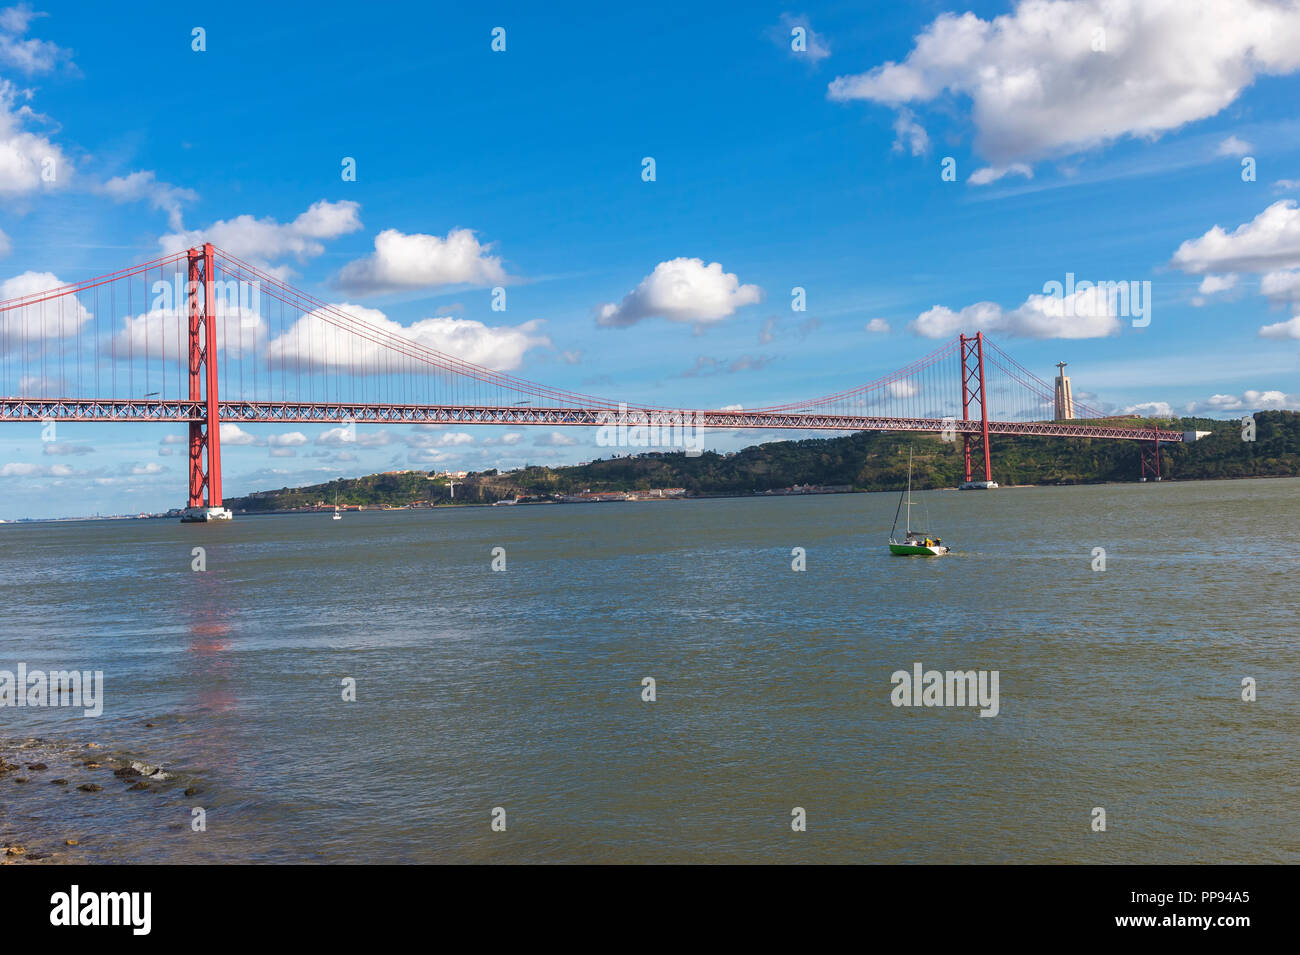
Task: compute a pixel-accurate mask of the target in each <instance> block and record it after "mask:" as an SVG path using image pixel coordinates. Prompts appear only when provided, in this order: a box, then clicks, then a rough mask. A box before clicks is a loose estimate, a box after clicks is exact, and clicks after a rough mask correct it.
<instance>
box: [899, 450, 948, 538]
mask: <svg viewBox="0 0 1300 955" xmlns="http://www.w3.org/2000/svg"><path fill="white" fill-rule="evenodd" d="M904 501H906V503H907V518H906V523H905V526H904V533H903V539H902V540H898V539H897V538H895V536H894V535H895V533H896V532H897V531H898V515H899V514H901V513H902V512H903V504H904ZM948 550H949V548H948V547H946V546H945V545H944V543H943V541H941V540H940V539H939V538H938V537H934V536H932V535H930V534H927V533H925V532H923V531H914V530H912V449H911V448H908V449H907V490H906V491H904V492H903V494H902V495H901V496H900V497H899V499H898V510H896V511H894V526H893V527H891V528H890V529H889V552H890V553H891V554H894V555H895V556H897V557H942V556H943V555H944V554H946V553H948Z"/></svg>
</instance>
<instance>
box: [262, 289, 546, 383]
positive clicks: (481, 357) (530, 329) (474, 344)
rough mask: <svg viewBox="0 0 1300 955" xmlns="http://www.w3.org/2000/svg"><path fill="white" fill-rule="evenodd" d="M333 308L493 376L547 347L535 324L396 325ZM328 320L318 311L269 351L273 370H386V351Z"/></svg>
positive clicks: (346, 307) (358, 309) (364, 312)
mask: <svg viewBox="0 0 1300 955" xmlns="http://www.w3.org/2000/svg"><path fill="white" fill-rule="evenodd" d="M331 307H332V308H333V309H336V310H338V311H342V312H346V313H347V314H348V315H351V316H353V317H354V318H355V319H357V320H358V321H360V322H363V323H365V324H366V325H369V326H371V327H373V328H375V329H377V330H378V332H379V334H378V336H377V337H379V338H383V337H384V333H387V334H388V335H392V336H395V337H398V338H404V339H407V340H408V341H412V342H415V343H416V344H418V345H422V346H424V347H425V348H431V349H433V350H435V351H439V352H442V353H443V354H447V355H452V356H454V357H456V358H460V359H462V360H464V361H468V362H473V363H474V364H476V365H483V366H485V367H487V368H492V369H494V370H496V371H510V370H512V369H515V368H518V367H519V366H520V365H521V364H523V360H524V355H525V354H526V353H527V352H528V350H529V349H530V348H537V347H543V346H549V345H550V344H551V340H550V339H549V338H548V337H546V336H545V335H542V334H541V333H540V331H539V329H540V327H541V322H540V321H539V320H533V321H530V322H524V323H522V324H520V325H502V326H498V327H495V328H494V327H490V326H488V325H484V324H483V323H482V322H477V321H473V320H471V319H465V318H449V317H446V316H444V317H439V318H424V319H421V320H419V321H417V322H415V323H413V324H411V325H400V324H398V323H397V322H394V321H391V320H390V319H389V318H388V317H387V316H386V315H385V314H384V313H383V312H381V311H379V310H378V309H374V308H366V307H365V306H363V305H351V304H348V303H343V304H340V305H334V306H331ZM327 314H328V313H325V312H323V311H322V310H319V309H318V310H316V311H313V312H308V313H307V314H306V315H304V316H302V317H301V318H299V319H298V320H297V321H296V322H294V323H293V325H292V326H291V327H290V328H288V329H287V330H286V331H285V333H284V334H283V335H282V336H280V337H279V338H276V339H274V340H272V341H271V343H270V344H269V345H268V347H267V357H268V360H269V361H270V362H271V363H272V364H275V363H277V362H284V363H286V367H287V365H288V364H291V363H294V362H298V363H301V364H303V365H306V366H308V367H317V368H347V369H351V370H352V371H355V372H360V373H362V374H366V373H373V372H374V371H375V370H376V369H379V370H380V371H382V370H383V369H385V368H386V367H388V365H387V364H386V360H387V359H388V358H389V355H390V354H391V353H390V350H389V349H387V348H385V347H384V346H383V345H382V344H380V343H379V342H374V341H370V340H368V339H365V338H361V337H359V336H357V335H354V334H351V333H350V332H347V331H345V330H343V329H342V328H340V327H338V324H334V323H331V322H327V321H326V320H325V315H327ZM333 321H334V322H336V323H337V322H339V321H340V320H339V319H334V320H333ZM417 367H420V366H418V365H417Z"/></svg>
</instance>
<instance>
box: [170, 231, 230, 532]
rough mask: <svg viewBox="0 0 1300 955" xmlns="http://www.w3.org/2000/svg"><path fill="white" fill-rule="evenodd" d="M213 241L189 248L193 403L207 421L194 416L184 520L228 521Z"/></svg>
mask: <svg viewBox="0 0 1300 955" xmlns="http://www.w3.org/2000/svg"><path fill="white" fill-rule="evenodd" d="M214 260H215V256H214V255H213V251H212V245H211V243H208V244H206V245H204V246H203V248H202V249H190V250H189V306H190V402H191V403H192V407H193V409H194V411H195V412H198V413H201V414H202V415H203V418H202V419H201V420H194V419H191V420H190V440H189V449H190V494H189V503H188V505H187V506H186V508H185V510H184V511H182V512H181V521H183V522H185V523H200V522H205V521H228V520H230V518H231V514H230V510H229V509H228V508H225V507H222V506H221V420H220V416H219V414H218V411H217V322H216V315H215V314H214V311H215V309H214V308H213V303H214V296H213V290H212V281H213V279H212V272H213V263H214Z"/></svg>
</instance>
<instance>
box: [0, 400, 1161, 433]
mask: <svg viewBox="0 0 1300 955" xmlns="http://www.w3.org/2000/svg"><path fill="white" fill-rule="evenodd" d="M219 409H220V418H221V420H222V421H231V422H237V423H239V424H258V423H265V424H281V423H283V424H290V423H293V424H313V423H315V424H345V423H350V422H355V423H357V424H456V425H466V426H469V425H512V426H528V425H546V426H552V427H564V426H570V427H587V428H599V427H620V426H626V427H638V426H648V427H658V428H673V427H678V428H680V427H687V428H707V429H712V430H731V429H765V430H772V431H903V432H913V433H922V434H944V433H948V434H952V435H954V436H955V435H958V434H964V433H968V432H970V433H974V432H977V431H979V430H980V422H979V421H974V420H972V421H961V420H953V419H947V418H877V417H869V416H864V415H850V414H835V413H831V412H770V411H761V410H759V411H697V410H689V409H683V410H680V411H674V410H663V409H646V410H640V409H636V408H629V409H628V410H627V412H626V414H621V413H620V412H619V411H618V410H616V409H610V408H599V407H594V408H576V407H575V408H562V407H555V408H534V407H519V406H513V405H510V406H481V407H480V406H474V405H415V404H351V403H329V402H311V401H303V402H300V401H222V402H220V403H219ZM203 420H205V413H204V406H203V402H201V401H185V400H171V399H168V400H160V399H142V400H129V401H91V400H78V399H74V398H0V421H141V422H177V423H179V422H189V421H203ZM1076 420H1077V419H1076ZM989 434H991V435H993V434H1002V435H1040V436H1043V437H1055V438H1104V439H1111V440H1125V441H1154V440H1156V439H1159V440H1160V441H1163V442H1181V441H1182V440H1183V432H1181V431H1161V430H1157V429H1152V428H1116V427H1108V426H1104V425H1089V424H1064V423H1061V422H1054V421H990V422H989Z"/></svg>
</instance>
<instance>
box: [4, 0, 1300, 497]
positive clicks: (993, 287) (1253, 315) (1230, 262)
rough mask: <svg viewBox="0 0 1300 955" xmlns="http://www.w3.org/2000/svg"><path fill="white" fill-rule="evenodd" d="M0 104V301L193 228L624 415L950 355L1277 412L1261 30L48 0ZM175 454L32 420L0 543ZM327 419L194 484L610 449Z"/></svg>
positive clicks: (886, 10)
mask: <svg viewBox="0 0 1300 955" xmlns="http://www.w3.org/2000/svg"><path fill="white" fill-rule="evenodd" d="M195 27H202V28H203V29H204V30H205V31H206V33H205V36H204V40H205V45H206V49H205V50H203V51H201V52H200V51H195V50H194V49H192V46H193V43H194V40H193V34H192V31H193V29H194V28H195ZM495 27H502V28H504V29H505V46H506V48H505V50H504V51H503V52H497V51H493V50H492V48H491V44H492V31H493V29H494V28H495ZM799 30H802V31H803V34H802V36H803V47H804V49H802V50H799V51H796V50H794V49H792V43H793V42H794V41H795V40H796V39H797V37H796V36H795V34H796V33H797V32H798V31H799ZM1098 31H1100V32H1098ZM0 84H2V85H0V233H2V234H3V238H0V252H3V253H4V254H3V255H2V256H0V282H5V281H11V282H12V281H16V280H18V279H19V277H21V276H23V275H25V274H26V273H38V274H44V273H50V274H52V275H54V276H56V277H57V279H58V281H59V282H70V281H77V280H80V279H83V278H87V277H90V276H94V275H98V274H102V273H105V272H109V271H113V270H116V269H118V268H121V267H123V266H126V265H129V264H131V263H133V262H140V261H145V260H148V259H151V258H154V257H156V256H157V255H159V254H160V252H161V251H164V250H166V249H168V248H169V243H170V244H171V245H172V246H176V244H177V243H183V242H184V241H185V240H187V239H194V238H197V237H207V236H216V237H214V238H213V239H212V240H213V241H214V242H217V243H218V244H219V245H222V246H223V247H224V248H227V249H229V251H231V252H233V253H235V254H237V255H242V256H243V257H245V258H248V259H250V260H253V261H255V262H257V263H259V264H261V265H263V266H265V267H266V268H268V269H274V270H276V271H277V272H278V273H279V274H282V275H285V276H287V277H289V279H290V280H291V281H292V282H293V284H295V285H297V286H299V287H302V288H304V289H307V290H308V291H311V292H312V293H313V294H316V295H317V296H318V297H320V298H322V299H324V300H326V301H329V302H336V303H343V302H346V303H350V304H353V305H359V306H364V307H366V308H369V309H376V310H378V311H380V312H382V313H383V316H385V317H386V318H387V319H388V320H391V321H393V322H397V323H399V324H401V325H402V326H407V327H410V326H413V325H414V324H415V323H418V322H421V321H423V320H426V319H429V318H431V317H434V316H441V317H444V318H447V319H449V320H451V321H450V322H449V323H444V326H440V328H443V330H444V331H448V330H449V331H456V332H459V333H460V337H459V338H457V339H456V341H460V342H462V343H465V342H469V343H470V344H471V345H472V347H473V348H475V349H478V350H477V351H475V352H473V355H475V356H477V359H476V360H482V361H485V362H486V363H488V364H493V365H494V366H496V367H500V368H502V369H504V370H509V371H510V372H511V373H513V374H517V375H520V376H522V377H526V378H531V379H534V380H538V381H542V382H545V383H547V384H551V385H555V386H558V387H562V388H567V389H572V390H576V391H584V392H591V393H596V394H601V395H607V396H610V397H613V398H618V399H626V400H629V401H632V402H638V401H642V402H648V403H654V404H669V405H673V406H682V407H723V406H726V405H731V404H741V405H746V406H757V405H763V404H773V403H777V402H782V401H788V400H794V399H798V398H807V397H811V396H814V395H819V394H825V393H830V392H835V391H839V390H841V389H844V388H847V387H851V386H853V385H855V384H859V383H862V382H864V381H866V380H868V379H871V378H875V377H877V376H878V375H880V374H882V373H885V372H888V371H890V370H892V369H894V368H896V367H899V366H902V365H904V364H906V363H908V362H910V361H911V360H913V359H915V358H917V357H919V356H920V355H922V354H924V353H925V352H928V351H930V350H931V349H932V348H934V347H935V346H936V345H938V344H939V343H940V342H941V341H942V340H944V339H946V338H948V337H950V335H954V334H956V332H957V331H958V330H971V331H973V330H975V329H977V328H984V329H985V330H987V331H988V333H989V334H990V335H991V336H992V337H993V338H995V339H996V340H997V341H998V342H999V343H1000V344H1001V345H1002V346H1003V347H1004V348H1006V349H1007V350H1008V351H1009V352H1010V353H1011V354H1013V355H1014V356H1015V357H1016V358H1017V359H1018V360H1019V361H1020V362H1021V363H1023V364H1025V365H1027V366H1028V367H1030V368H1032V369H1034V370H1035V371H1036V372H1037V373H1038V374H1039V375H1040V376H1041V377H1043V378H1050V377H1051V375H1052V373H1053V367H1052V366H1053V365H1054V363H1055V362H1056V361H1058V360H1061V359H1065V360H1068V361H1069V362H1070V371H1071V374H1072V376H1073V381H1074V387H1075V390H1076V393H1077V394H1084V395H1087V396H1089V400H1090V401H1091V402H1092V403H1093V404H1096V405H1098V406H1102V407H1105V408H1106V409H1115V410H1127V409H1137V410H1144V411H1146V410H1152V411H1162V410H1167V411H1171V412H1174V413H1185V412H1187V411H1188V410H1189V409H1190V410H1196V411H1199V412H1201V413H1210V414H1214V415H1217V416H1229V415H1231V416H1237V415H1240V414H1243V413H1246V412H1249V411H1252V410H1256V409H1258V408H1266V407H1288V408H1296V407H1300V382H1298V381H1297V373H1296V368H1297V358H1298V357H1300V319H1293V316H1294V315H1295V314H1296V304H1297V301H1300V271H1297V270H1300V211H1297V208H1296V201H1297V199H1300V162H1297V158H1298V153H1300V137H1298V136H1297V132H1300V117H1297V116H1296V111H1295V108H1294V104H1295V103H1296V102H1300V11H1298V10H1297V9H1296V5H1295V4H1291V5H1281V6H1272V7H1270V6H1269V5H1267V4H1262V3H1258V2H1253V0H1240V2H1238V0H1222V2H1219V3H1216V4H1212V5H1209V6H1207V7H1205V8H1199V7H1197V5H1190V4H1181V5H1180V4H1167V3H1160V2H1150V3H1135V4H1134V5H1133V10H1132V11H1130V12H1129V13H1127V14H1115V13H1114V12H1113V11H1112V12H1111V13H1106V12H1105V10H1104V8H1103V6H1102V5H1101V4H1100V3H1097V2H1092V0H1077V2H1069V3H1061V4H1057V5H1055V6H1054V7H1052V8H1051V9H1050V11H1049V12H1048V13H1045V14H1038V15H1035V14H1033V13H1032V10H1031V9H1030V8H1028V7H1026V8H1024V9H1021V8H1020V7H1019V6H1018V5H1015V4H1005V3H972V4H962V5H956V6H954V5H951V4H948V3H937V2H936V3H931V2H926V3H916V4H911V5H908V6H903V5H897V4H879V5H876V4H872V5H870V7H869V8H865V7H864V5H862V4H841V3H833V4H802V5H800V6H798V7H786V6H781V5H776V6H767V7H765V6H763V5H761V4H692V5H689V6H686V5H673V4H669V5H659V6H657V7H654V8H650V9H647V8H644V7H641V6H638V7H630V8H626V9H623V8H619V7H618V5H609V4H599V5H597V4H591V5H566V11H565V12H563V13H561V12H559V11H558V10H555V9H550V8H548V9H542V8H539V7H538V6H537V5H533V4H526V5H525V4H521V5H519V6H517V7H509V6H500V7H494V6H492V5H487V6H483V7H481V8H475V9H474V10H472V11H464V10H457V9H451V8H435V7H434V6H433V5H429V4H409V5H405V4H385V5H383V6H382V7H376V8H375V9H374V12H371V11H370V10H368V9H367V8H364V7H356V6H346V7H341V8H337V9H328V8H317V9H314V10H313V11H312V12H311V14H310V15H309V16H304V15H303V14H302V11H301V10H279V9H276V8H275V7H274V6H273V5H266V4H258V5H246V4H238V3H235V4H228V5H222V6H220V7H209V8H192V9H185V8H181V7H177V6H176V5H174V4H171V5H162V4H132V5H128V6H126V7H123V6H120V5H119V6H112V7H103V6H101V7H99V8H96V9H87V7H86V5H84V4H70V3H54V2H52V3H41V4H39V5H36V6H35V7H21V6H20V7H10V8H7V10H6V11H5V12H4V13H0ZM49 156H53V157H55V158H56V160H57V169H58V175H57V177H56V179H55V181H54V182H46V181H42V180H41V179H40V177H39V175H37V174H36V172H37V171H38V167H39V163H40V161H41V159H42V158H44V157H49ZM344 157H352V158H354V159H355V160H356V171H357V176H356V181H344V180H343V178H342V176H341V174H340V170H341V163H342V160H343V159H344ZM644 157H653V158H654V160H655V180H654V181H653V182H647V181H645V180H644V179H643V176H642V172H643V164H642V160H643V158H644ZM946 158H950V159H951V160H952V161H953V162H952V163H951V164H950V165H951V166H952V168H953V169H954V170H955V177H951V178H952V181H946V180H945V179H944V178H943V176H942V171H943V168H944V160H945V159H946ZM1243 161H1246V166H1243ZM1247 166H1249V167H1253V170H1254V178H1253V180H1249V179H1244V178H1243V170H1244V169H1246V167H1247ZM313 207H314V208H315V213H311V214H308V210H310V209H313ZM304 214H308V218H300V217H303V216H304ZM239 217H249V218H248V219H242V220H241V219H240V218H239ZM1216 228H1217V229H1218V230H1221V231H1217V232H1216V231H1214V230H1216ZM381 233H382V234H384V235H386V236H388V244H387V245H386V246H385V247H384V250H379V247H378V246H377V244H376V242H377V238H379V237H380V236H381ZM177 247H179V246H177ZM453 247H454V248H455V249H457V250H459V253H460V256H459V258H457V257H456V256H453V255H451V251H452V249H453ZM697 259H698V260H699V261H698V263H694V262H692V260H697ZM674 263H676V264H674ZM714 263H717V264H718V268H716V269H710V266H712V265H713V264H714ZM1067 273H1073V274H1074V275H1075V276H1076V277H1077V278H1078V279H1081V280H1082V279H1086V280H1089V281H1133V282H1142V281H1149V282H1150V283H1151V290H1152V292H1151V294H1152V305H1151V313H1150V319H1151V321H1150V324H1149V325H1147V326H1146V327H1140V328H1135V327H1133V325H1132V323H1131V322H1130V321H1129V319H1128V317H1126V316H1115V315H1112V314H1109V313H1105V314H1100V315H1096V314H1094V316H1093V317H1092V318H1091V319H1090V320H1088V321H1086V322H1083V323H1082V324H1080V320H1079V319H1077V318H1074V319H1070V318H1063V317H1061V316H1059V315H1054V313H1053V312H1052V309H1051V305H1050V303H1047V304H1044V303H1043V302H1042V301H1041V300H1040V299H1038V298H1035V297H1040V298H1041V296H1043V295H1044V284H1045V283H1049V282H1052V281H1057V282H1062V283H1063V282H1064V281H1065V279H1066V274H1067ZM656 275H659V276H660V277H662V278H665V279H669V278H675V279H676V280H679V281H682V282H684V283H685V287H686V289H687V295H686V300H684V301H680V302H677V303H675V304H670V303H666V302H665V301H664V300H663V296H662V295H661V294H659V293H658V292H657V291H656V288H657V286H656V283H655V276H656ZM497 285H503V286H504V287H505V288H506V289H507V293H508V294H507V302H508V305H507V308H506V310H505V311H504V312H495V311H493V310H492V309H491V307H490V303H491V288H492V287H494V286H497ZM795 286H799V287H802V288H804V289H806V290H807V311H805V312H794V311H792V310H791V295H790V290H791V289H792V288H793V287H795ZM10 288H11V290H12V289H14V288H18V286H15V285H11V286H10ZM23 288H26V286H23ZM634 290H639V291H637V292H636V293H635V294H633V293H634ZM15 294H16V293H15ZM3 297H8V296H6V295H0V298H3ZM981 303H987V304H983V305H981ZM603 306H609V308H607V309H606V311H605V313H603V314H605V316H606V317H605V320H604V321H602V320H601V315H602V312H601V309H602V307H603ZM454 323H481V324H478V325H474V324H465V325H457V324H454ZM869 325H870V327H871V328H873V329H878V330H874V331H869V330H868V326H869ZM886 327H887V328H888V330H887V331H884V330H879V329H884V328H886ZM428 334H430V335H435V334H439V332H437V331H436V330H430V331H429V332H428ZM928 335H932V336H933V337H927V336H928ZM435 341H436V339H435ZM449 341H450V339H449ZM485 356H486V357H485ZM467 357H470V356H469V355H467ZM701 371H703V372H705V373H700V372H701ZM692 372H695V373H692ZM0 390H4V391H6V393H9V392H11V391H12V383H9V382H5V383H3V385H2V387H0ZM173 430H175V429H171V428H167V427H161V426H159V427H155V426H151V425H89V424H85V425H74V424H66V425H60V426H59V430H58V442H57V443H59V444H64V445H67V446H68V447H71V448H74V449H75V450H72V451H69V452H66V453H63V452H60V453H55V454H51V453H49V450H48V447H47V445H48V444H49V443H48V442H42V441H41V440H40V428H39V427H38V426H36V425H4V427H3V429H0V518H5V519H11V518H14V517H19V516H54V515H68V514H80V513H94V512H103V513H120V512H130V511H138V510H159V509H163V508H166V507H169V506H177V505H179V504H182V503H183V496H184V490H185V467H184V458H183V457H182V456H179V455H178V454H177V453H174V452H176V451H178V450H179V446H177V445H169V444H164V443H162V442H163V441H164V440H165V439H166V438H167V435H169V434H171V432H172V431H173ZM324 430H325V429H321V428H313V427H308V426H293V427H291V428H289V427H284V426H279V427H270V426H265V427H252V426H249V427H246V428H244V429H243V433H242V434H239V435H238V436H236V437H235V439H234V440H232V441H228V442H226V443H225V444H224V445H223V454H224V465H225V466H224V474H225V488H226V493H227V494H228V495H234V494H240V493H244V492H247V491H251V490H256V489H260V488H266V487H280V486H284V485H294V484H300V483H308V482H313V481H318V480H323V479H328V478H330V477H335V476H339V475H357V474H364V473H370V472H373V471H377V470H386V469H391V468H405V467H420V468H432V467H438V468H443V467H449V468H454V469H476V468H483V467H491V466H498V467H507V468H508V467H513V466H518V465H519V464H522V463H525V462H533V463H566V462H573V461H579V460H588V459H591V458H593V457H597V456H601V455H602V454H603V453H605V452H604V449H600V448H597V447H596V446H595V443H594V440H593V439H592V436H591V435H590V434H588V433H587V432H585V431H579V430H571V431H568V432H566V433H564V434H562V435H556V434H552V433H551V432H544V431H522V432H520V434H519V436H518V437H515V438H511V439H510V440H511V441H512V442H513V443H505V442H504V441H503V440H502V437H503V435H502V434H501V433H500V431H499V430H497V431H493V430H492V429H467V430H466V431H465V432H464V433H466V434H468V435H469V437H468V439H459V438H458V439H456V440H457V441H460V442H461V443H458V444H450V443H449V444H446V445H440V446H433V447H431V446H430V444H429V441H428V439H427V438H421V437H420V436H418V435H417V436H415V437H412V433H411V432H409V431H406V430H405V429H387V430H381V429H378V428H372V429H370V431H369V432H364V433H367V434H370V437H369V438H367V440H366V442H365V443H367V444H369V445H370V446H369V447H361V446H357V447H348V448H340V447H338V446H337V445H336V444H330V443H328V441H325V443H321V442H322V436H323V434H324ZM363 431H364V429H363ZM286 433H293V434H295V435H298V436H300V437H301V439H302V440H301V441H299V439H298V437H294V438H291V439H288V440H287V442H285V441H281V440H280V439H281V438H282V437H283V436H284V435H285V434H286ZM767 437H778V436H777V435H771V436H768V435H761V434H747V435H717V436H715V438H713V439H711V440H710V442H709V443H710V444H711V445H714V446H717V447H720V448H736V447H741V446H744V445H746V444H750V443H754V442H756V441H757V440H760V439H763V438H767ZM240 442H246V443H240ZM563 442H572V443H563Z"/></svg>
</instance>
